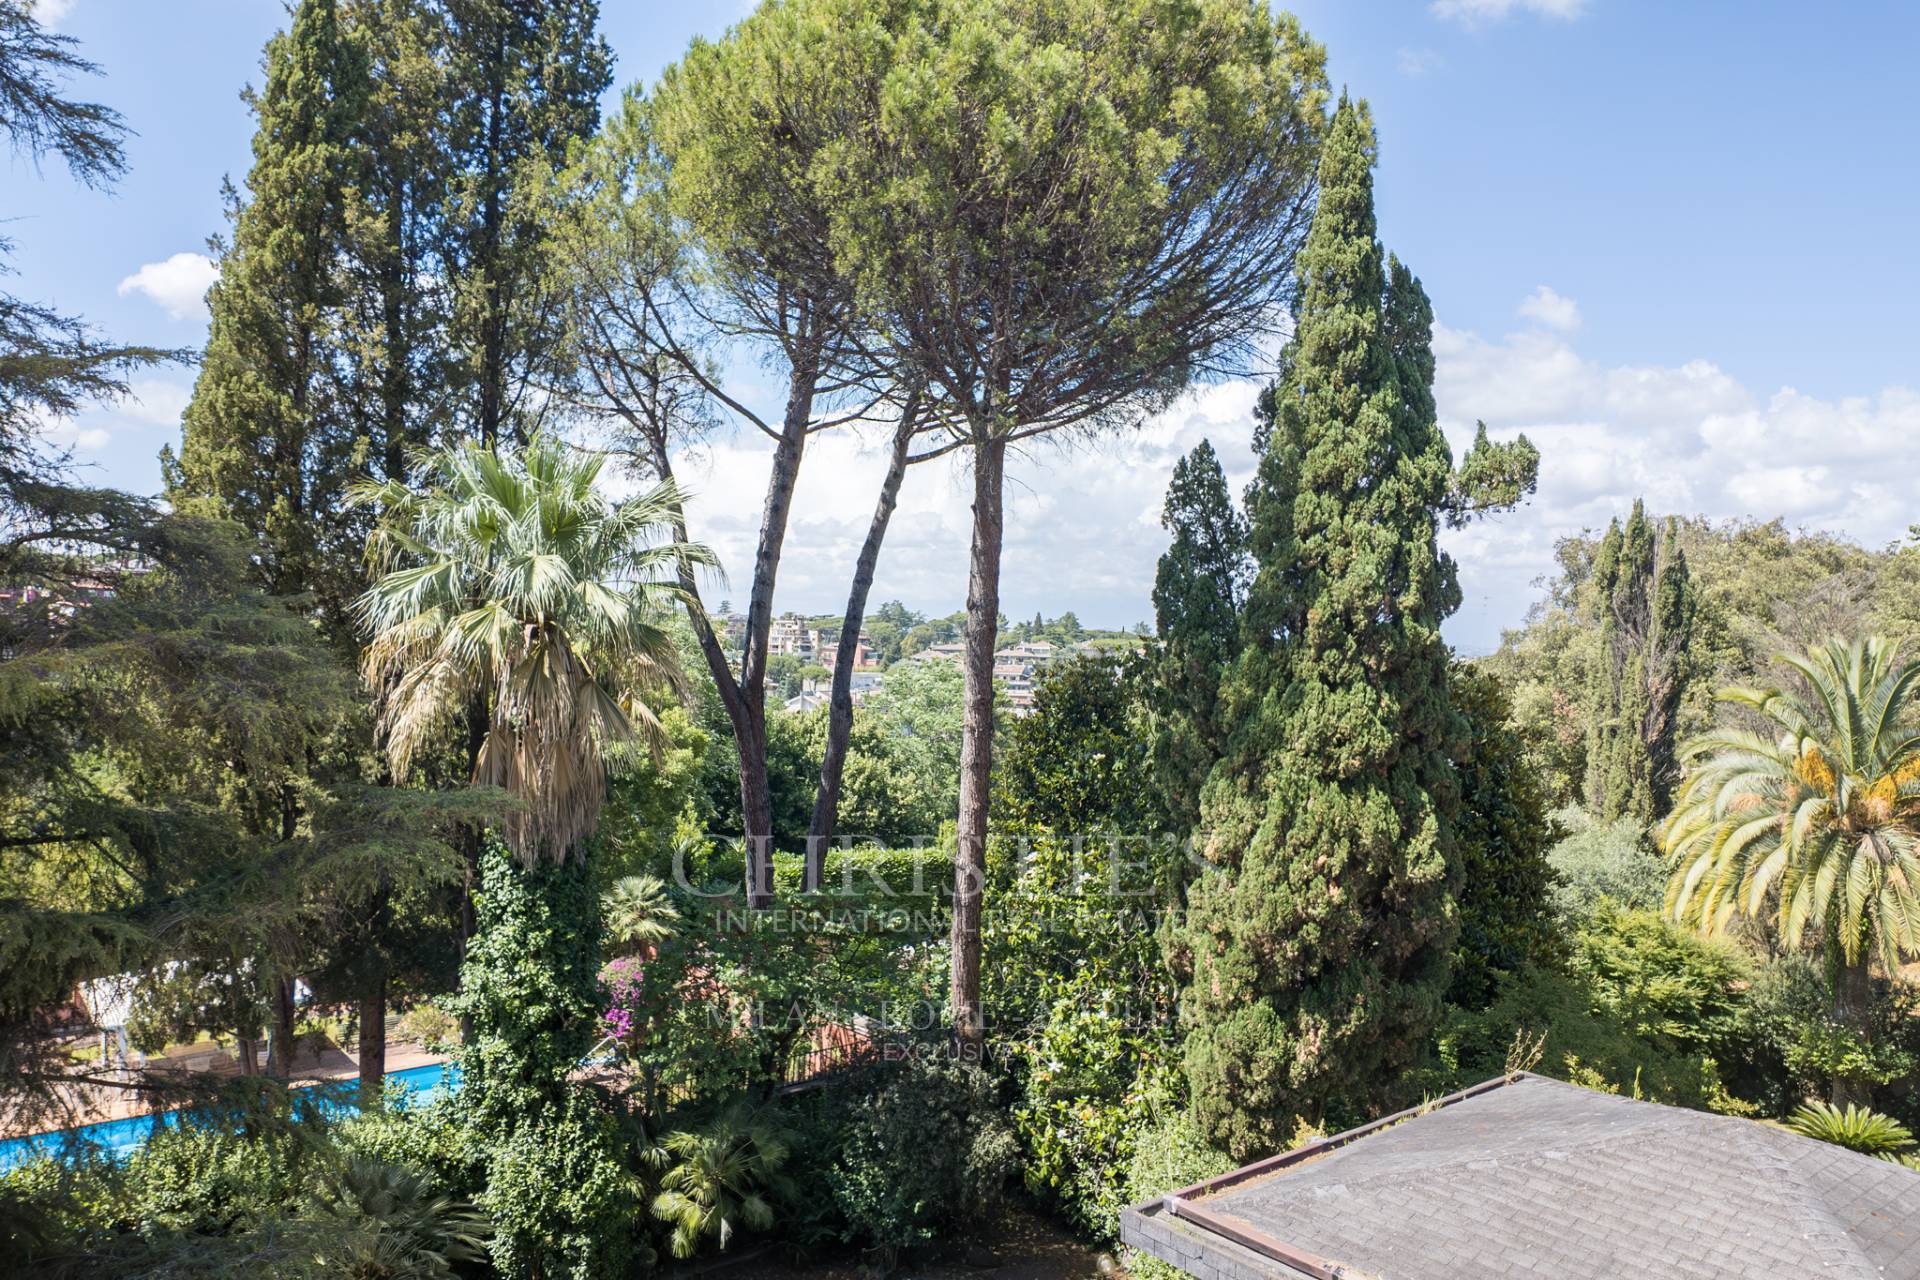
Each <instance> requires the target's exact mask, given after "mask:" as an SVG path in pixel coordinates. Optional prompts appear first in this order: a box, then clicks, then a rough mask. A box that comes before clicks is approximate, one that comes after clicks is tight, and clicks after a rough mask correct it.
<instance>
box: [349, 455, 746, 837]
mask: <svg viewBox="0 0 1920 1280" xmlns="http://www.w3.org/2000/svg"><path fill="white" fill-rule="evenodd" d="M417 465H418V468H419V470H420V473H421V475H422V476H423V483H422V484H421V486H420V487H419V488H417V489H408V488H406V487H404V486H399V485H395V484H393V483H386V484H380V485H363V486H360V487H358V488H356V489H355V490H354V491H353V495H352V500H353V501H354V502H356V503H359V504H362V505H373V506H377V507H378V508H379V509H380V512H381V519H380V521H379V524H378V527H377V531H376V533H375V535H374V537H373V538H372V539H371V540H370V544H369V555H370V557H371V558H372V562H373V563H374V565H375V567H376V569H377V570H378V571H379V577H378V578H377V580H376V581H375V582H374V584H373V586H372V587H370V588H369V589H368V590H367V592H366V593H365V594H364V595H362V596H361V597H360V599H359V601H358V604H357V610H358V615H359V619H360V622H361V624H362V626H363V627H364V629H365V630H366V632H367V634H368V635H369V636H370V637H371V639H370V641H369V643H368V645H367V649H366V652H365V654H364V657H363V660H362V666H363V670H364V673H365V675H366V677H367V680H368V682H369V683H370V684H371V685H372V686H373V687H374V689H375V690H376V691H378V693H379V695H380V698H381V716H380V728H381V731H382V733H383V735H384V736H385V739H386V743H387V749H388V754H389V756H390V757H391V759H392V761H393V766H394V771H395V773H396V774H397V775H399V776H400V777H402V778H404V777H405V776H406V774H407V773H408V771H409V770H410V769H411V768H412V767H413V766H414V765H415V764H416V763H417V762H418V761H419V760H420V759H422V758H423V757H424V756H425V755H426V753H428V752H429V751H431V750H433V749H435V748H436V747H437V746H438V745H439V744H440V743H442V742H444V741H445V738H446V734H447V732H448V730H449V729H450V728H451V726H452V725H453V724H454V723H456V722H457V721H458V720H459V719H460V718H461V717H463V716H466V715H469V714H471V712H472V709H474V708H476V707H484V708H486V709H487V713H488V720H487V724H486V735H485V739H484V745H483V747H482V750H481V752H480V756H479V759H478V760H477V761H476V764H475V768H474V781H475V782H478V783H486V784H491V785H495V786H500V787H504V788H506V789H507V790H508V791H509V792H511V793H513V794H514V795H515V796H517V797H518V798H519V799H520V800H521V802H522V803H521V805H520V807H519V808H518V809H516V810H515V811H514V812H513V813H512V814H511V815H510V816H509V817H508V818H507V820H506V836H507V840H508V843H509V844H511V845H512V846H513V848H514V849H515V851H516V852H517V853H519V854H520V856H521V857H522V858H524V859H527V860H533V859H535V858H540V857H550V858H556V859H564V858H566V857H567V856H569V854H570V853H571V851H572V850H574V849H575V848H576V847H577V846H578V844H579V842H580V840H581V838H582V837H584V836H586V835H587V834H589V833H590V832H591V831H592V830H593V828H594V826H595V824H596V823H597V821H598V819H599V812H600V805H601V803H602V801H603V800H604V799H605V794H606V760H607V755H608V752H609V750H610V749H611V748H612V747H614V746H615V745H616V744H621V743H625V742H628V741H631V740H634V739H638V740H639V741H641V742H642V743H644V744H646V745H647V746H648V747H649V748H651V749H653V750H656V751H657V750H659V749H660V748H661V746H663V745H664V734H663V731H662V730H661V727H660V722H659V719H658V717H657V716H655V714H654V712H653V710H652V706H651V703H653V702H655V701H658V700H659V699H661V698H663V697H676V696H682V695H684V692H685V678H684V676H683V675H682V674H681V672H680V669H679V666H678V663H677V662H676V660H675V656H674V648H673V643H672V638H671V636H670V635H669V633H668V632H667V630H666V627H665V622H666V618H667V616H668V614H669V613H670V612H671V611H672V610H673V609H674V608H676V607H678V606H680V605H682V604H684V603H685V599H686V593H685V591H684V590H683V589H682V587H681V586H680V583H679V569H680V566H681V565H693V566H711V565H713V564H714V563H715V561H714V557H713V554H712V552H710V551H708V550H707V549H706V548H705V547H702V546H699V545H697V544H692V543H686V542H682V541H678V540H676V539H674V538H673V536H672V532H671V531H672V529H673V527H674V516H675V514H676V513H677V512H678V510H679V509H680V505H681V503H682V497H681V494H680V491H679V490H678V489H677V488H676V487H675V486H673V485H672V484H671V483H666V484H661V485H656V486H655V487H654V488H652V489H651V490H649V491H647V492H645V493H642V494H640V495H639V496H637V497H634V498H631V499H628V500H626V501H624V502H616V501H613V500H612V499H610V498H609V497H607V495H606V494H605V493H603V492H602V491H601V490H600V489H599V488H598V487H597V485H596V482H597V480H598V478H599V475H600V471H601V468H602V465H603V459H602V458H601V457H600V455H598V454H596V453H592V452H590V451H586V450H581V449H575V448H572V447H570V446H568V445H567V444H566V443H565V442H563V441H560V440H558V439H555V438H552V437H549V436H544V435H542V436H536V437H535V438H534V439H533V440H531V441H530V442H529V443H528V444H527V446H526V447H525V448H524V449H523V450H520V451H519V452H517V453H502V454H495V453H492V452H489V451H488V450H486V449H483V448H480V447H479V446H477V445H471V444H469V445H463V446H458V447H454V448H448V449H442V450H438V451H435V452H431V453H428V454H425V455H422V456H421V457H420V458H419V459H418V462H417Z"/></svg>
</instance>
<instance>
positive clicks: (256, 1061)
mask: <svg viewBox="0 0 1920 1280" xmlns="http://www.w3.org/2000/svg"><path fill="white" fill-rule="evenodd" d="M234 1044H235V1047H236V1048H237V1049H238V1050H239V1051H240V1074H241V1075H243V1076H257V1075H259V1074H260V1042H259V1041H257V1040H255V1039H253V1037H251V1036H236V1037H234Z"/></svg>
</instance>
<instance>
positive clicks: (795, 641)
mask: <svg viewBox="0 0 1920 1280" xmlns="http://www.w3.org/2000/svg"><path fill="white" fill-rule="evenodd" d="M767 652H768V653H769V654H785V655H787V656H789V657H794V658H799V659H800V660H801V661H803V662H812V661H813V660H814V630H813V628H812V627H810V626H808V625H807V620H806V619H805V618H803V617H801V616H800V615H799V614H797V613H785V614H782V615H780V616H779V617H777V618H775V619H774V620H773V627H772V629H771V630H770V631H769V632H768V633H767Z"/></svg>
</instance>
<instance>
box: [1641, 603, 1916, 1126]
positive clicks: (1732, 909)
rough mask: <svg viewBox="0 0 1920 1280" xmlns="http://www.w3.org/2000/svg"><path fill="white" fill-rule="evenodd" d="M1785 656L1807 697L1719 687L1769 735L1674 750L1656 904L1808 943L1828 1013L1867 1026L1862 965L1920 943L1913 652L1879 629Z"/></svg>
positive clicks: (1704, 927) (1732, 734)
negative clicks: (1825, 975)
mask: <svg viewBox="0 0 1920 1280" xmlns="http://www.w3.org/2000/svg"><path fill="white" fill-rule="evenodd" d="M1781 661H1782V662H1784V663H1785V664H1786V665H1787V666H1788V667H1790V668H1792V669H1793V670H1794V671H1796V672H1798V673H1799V674H1800V676H1801V677H1802V678H1803V679H1804V680H1805V682H1806V685H1807V688H1808V693H1809V697H1808V698H1806V699H1804V700H1803V699H1802V698H1801V697H1798V696H1796V695H1794V694H1790V693H1786V692H1784V691H1782V690H1780V689H1753V688H1733V689H1727V690H1723V691H1722V692H1721V694H1720V698H1721V700H1722V701H1724V702H1729V703H1733V704H1734V705H1737V706H1744V707H1747V708H1750V709H1751V710H1753V711H1755V712H1757V713H1758V714H1759V715H1760V716H1761V717H1762V718H1763V719H1764V720H1765V721H1766V722H1768V724H1769V725H1770V726H1771V727H1772V728H1773V729H1774V730H1775V731H1776V733H1777V736H1775V737H1772V738H1769V737H1767V736H1764V735H1763V734H1761V733H1758V732H1753V731H1749V730H1746V729H1742V728H1737V727H1730V726H1728V727H1721V728H1718V729H1715V730H1714V731H1713V732H1711V733H1708V734H1706V735H1705V736H1703V737H1701V738H1699V739H1697V740H1695V741H1693V742H1691V743H1689V744H1688V745H1687V746H1686V748H1685V749H1684V750H1683V753H1682V755H1683V759H1685V760H1686V761H1687V762H1688V765H1689V768H1688V771H1687V775H1686V778H1685V780H1684V782H1683V783H1682V785H1681V788H1680V793H1679V795H1678V796H1677V797H1676V798H1675V802H1674V809H1673V813H1672V815H1671V816H1670V817H1669V818H1668V820H1667V825H1666V830H1665V833H1664V836H1663V843H1664V845H1665V848H1666V852H1667V855H1668V858H1669V859H1670V861H1671V863H1672V867H1673V875H1672V879H1671V880H1670V882H1669V883H1668V886H1667V909H1668V911H1669V912H1670V913H1671V914H1672V915H1673V917H1674V918H1675V919H1676V920H1679V921H1681V922H1682V923H1685V924H1690V925H1692V926H1694V927H1695V928H1697V929H1699V930H1700V931H1701V932H1703V933H1707V934H1724V933H1727V932H1729V931H1731V930H1732V929H1733V928H1734V927H1735V926H1736V924H1737V923H1738V922H1740V921H1743V920H1754V921H1761V922H1764V923H1765V924H1767V925H1769V926H1770V927H1771V928H1772V929H1773V930H1774V931H1775V932H1776V934H1777V936H1778V937H1779V939H1780V941H1781V942H1782V943H1784V944H1785V945H1786V946H1788V947H1795V948H1798V947H1801V946H1803V945H1809V944H1817V945H1819V946H1820V948H1821V949H1822V950H1823V951H1824V952H1825V955H1826V959H1827V963H1828V968H1829V972H1830V973H1831V974H1832V975H1833V987H1834V1013H1835V1016H1836V1017H1837V1018H1839V1019H1841V1020H1842V1021H1844V1022H1846V1023H1847V1024H1849V1025H1851V1026H1852V1027H1854V1028H1855V1029H1856V1030H1859V1031H1862V1032H1864V1031H1865V1030H1866V1029H1867V1023H1868V1011H1869V1004H1870V999H1871V985H1870V980H1869V966H1870V965H1871V964H1872V962H1873V961H1875V960H1878V961H1879V963H1880V964H1881V966H1882V967H1883V968H1885V969H1886V970H1888V971H1890V972H1891V971H1893V970H1895V969H1897V968H1898V966H1899V964H1900V958H1901V955H1902V954H1903V953H1912V952H1914V951H1915V950H1920V856H1916V840H1917V839H1920V727H1916V724H1915V719H1914V715H1913V712H1914V710H1915V705H1914V697H1915V691H1916V688H1920V662H1902V661H1901V660H1900V656H1899V650H1898V646H1896V645H1894V644H1892V643H1891V642H1889V641H1886V640H1883V639H1880V638H1878V637H1875V638H1872V639H1868V640H1862V641H1857V642H1855V643H1853V644H1848V643H1846V642H1845V641H1843V640H1839V639H1834V640H1830V641H1828V642H1827V643H1826V644H1825V645H1824V646H1822V647H1820V648H1817V649H1814V650H1811V651H1809V652H1808V653H1806V654H1804V655H1802V654H1788V655H1783V656H1782V658H1781ZM1857 1088H1858V1082H1836V1085H1835V1093H1836V1097H1835V1101H1836V1102H1839V1101H1852V1100H1857V1098H1856V1091H1857ZM1843 1094H1844V1095H1846V1096H1845V1097H1844V1098H1843V1097H1842V1096H1841V1095H1843Z"/></svg>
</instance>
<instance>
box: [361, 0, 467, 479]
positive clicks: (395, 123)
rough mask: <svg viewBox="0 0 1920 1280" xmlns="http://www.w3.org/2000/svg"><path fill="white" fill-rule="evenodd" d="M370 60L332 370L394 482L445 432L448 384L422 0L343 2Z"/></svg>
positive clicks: (444, 170)
mask: <svg viewBox="0 0 1920 1280" xmlns="http://www.w3.org/2000/svg"><path fill="white" fill-rule="evenodd" d="M342 18H343V20H344V21H345V22H346V23H347V25H348V29H349V30H350V31H351V32H352V33H353V35H354V36H355V38H356V39H357V40H358V41H359V42H360V44H361V46H362V47H363V48H365V49H366V50H367V52H368V56H369V60H370V69H369V79H370V92H369V94H368V99H367V104H366V107H365V110H364V111H363V113H362V118H361V121H360V129H359V134H358V138H357V145H358V148H359V153H360V159H361V164H360V171H359V190H358V192H357V193H356V194H357V197H358V199H357V200H356V201H354V202H352V203H351V204H350V206H349V208H348V220H347V227H346V236H347V240H348V246H347V253H346V259H345V262H344V264H343V269H344V271H345V272H346V276H347V293H348V301H347V304H346V307H345V314H344V317H343V322H342V323H343V332H342V334H341V336H340V352H339V358H340V371H341V373H340V376H341V381H342V383H343V384H344V385H345V387H346V388H347V407H348V409H349V410H350V412H351V413H352V414H353V417H354V433H355V435H356V436H357V437H358V438H359V439H360V440H362V441H364V442H365V444H364V455H365V465H366V469H367V471H368V472H369V473H370V474H371V475H372V476H374V477H375V478H377V479H381V480H401V479H405V478H406V475H407V466H408V457H409V455H410V454H411V453H412V452H413V451H414V450H415V449H418V448H422V447H425V446H427V445H429V444H431V443H433V442H434V441H435V440H437V439H440V438H441V437H442V436H443V435H444V434H445V432H446V429H447V426H448V423H449V420H450V416H451V405H450V403H449V397H448V395H447V392H446V388H447V387H448V386H449V384H450V383H452V382H453V381H454V378H453V376H452V370H451V367H450V357H449V355H448V353H447V349H446V336H447V335H446V325H447V307H448V302H447V296H446V294H447V289H446V279H445V272H444V271H443V270H442V269H441V266H440V264H439V262H438V260H437V258H436V256H435V250H436V247H437V243H438V235H439V227H440V219H441V216H442V214H443V212H444V209H445V206H446V202H447V183H448V177H449V173H448V170H449V166H450V157H449V154H448V149H447V147H446V144H445V137H444V135H443V133H442V132H441V130H440V128H439V123H438V122H439V120H440V118H441V115H440V104H441V101H442V100H443V98H444V96H445V94H446V92H447V83H446V77H445V74H444V72H443V69H442V68H441V66H440V64H439V61H438V60H437V57H436V50H437V49H438V47H439V46H440V44H441V43H442V41H441V35H440V30H441V20H440V15H439V14H438V12H437V11H436V10H435V9H433V8H432V7H431V6H430V5H429V4H428V3H426V2H425V0H344V3H343V8H342Z"/></svg>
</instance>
